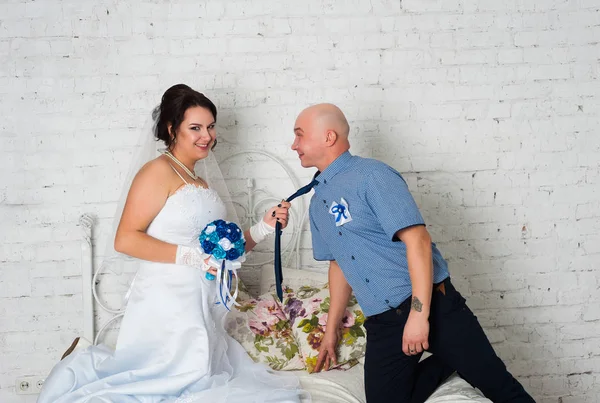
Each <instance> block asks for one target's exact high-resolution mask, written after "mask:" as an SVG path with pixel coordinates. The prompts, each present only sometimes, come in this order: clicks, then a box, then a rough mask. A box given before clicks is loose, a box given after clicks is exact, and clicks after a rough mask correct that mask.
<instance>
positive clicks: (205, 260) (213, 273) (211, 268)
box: [204, 257, 217, 276]
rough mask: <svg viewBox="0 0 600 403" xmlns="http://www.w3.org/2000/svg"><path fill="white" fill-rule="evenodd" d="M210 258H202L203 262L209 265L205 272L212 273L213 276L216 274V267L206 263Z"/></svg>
mask: <svg viewBox="0 0 600 403" xmlns="http://www.w3.org/2000/svg"><path fill="white" fill-rule="evenodd" d="M209 260H210V257H207V258H206V259H204V263H205V264H206V266H207V267H210V268H209V269H208V270H206V272H207V273H210V274H212V275H213V276H216V275H217V269H215V268H214V267H212V266H209V265H208V261H209Z"/></svg>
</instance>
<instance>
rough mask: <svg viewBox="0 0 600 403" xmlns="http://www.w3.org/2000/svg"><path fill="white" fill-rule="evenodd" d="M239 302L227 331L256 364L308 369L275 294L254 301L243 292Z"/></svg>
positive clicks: (227, 321)
mask: <svg viewBox="0 0 600 403" xmlns="http://www.w3.org/2000/svg"><path fill="white" fill-rule="evenodd" d="M237 302H238V303H239V304H240V306H234V307H233V308H232V309H231V312H229V313H228V314H227V316H226V319H225V329H226V330H227V333H228V334H229V335H230V336H231V337H233V338H234V339H235V340H237V341H238V342H239V343H240V344H241V345H242V347H244V349H245V350H246V351H247V352H248V355H249V356H250V357H251V358H252V359H253V360H254V361H255V362H262V363H264V364H267V365H269V366H270V367H271V368H272V369H274V370H279V371H287V370H297V369H305V368H306V366H305V364H304V361H303V360H302V357H301V356H300V349H299V346H298V344H297V343H296V342H295V340H294V338H293V336H292V328H291V326H290V323H289V321H288V319H287V318H286V316H285V315H284V313H283V311H282V309H281V305H280V304H279V303H278V301H277V300H276V299H275V298H273V295H271V294H270V293H266V294H264V295H261V296H259V297H258V298H251V297H250V296H249V295H248V294H247V293H245V292H241V293H240V296H239V298H238V300H237Z"/></svg>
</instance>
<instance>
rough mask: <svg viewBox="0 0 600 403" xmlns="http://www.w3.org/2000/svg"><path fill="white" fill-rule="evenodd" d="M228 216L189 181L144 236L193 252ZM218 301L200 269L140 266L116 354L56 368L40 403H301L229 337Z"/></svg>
mask: <svg viewBox="0 0 600 403" xmlns="http://www.w3.org/2000/svg"><path fill="white" fill-rule="evenodd" d="M225 215H226V213H225V205H224V204H223V202H222V201H221V199H220V198H219V196H218V195H217V193H216V192H215V191H214V190H212V189H203V188H197V187H196V186H194V185H192V184H186V185H185V186H183V187H182V188H180V189H179V190H178V191H177V192H176V193H175V194H173V195H172V196H171V197H169V198H168V199H167V201H166V204H165V205H164V207H163V208H162V210H161V211H160V212H159V214H158V215H157V216H156V218H155V219H154V220H153V221H152V223H151V224H150V226H149V227H148V230H147V233H148V234H149V235H151V236H153V237H155V238H158V239H160V240H163V241H165V242H169V243H172V244H183V245H191V244H192V243H193V242H194V241H195V240H197V238H198V235H199V234H200V232H201V231H202V229H203V228H204V227H205V226H206V224H208V223H209V222H211V221H213V220H215V219H218V218H225ZM216 301H217V300H216V292H215V282H214V281H209V280H206V279H205V277H204V272H202V271H201V270H198V269H195V268H192V267H188V266H180V265H175V264H164V263H154V262H147V261H143V262H142V263H141V265H140V268H139V270H138V274H137V277H136V280H135V282H134V284H133V288H132V291H131V295H130V298H129V301H128V304H127V309H126V313H125V316H124V318H123V322H122V325H121V329H120V333H119V338H118V341H117V346H116V349H115V351H112V350H111V349H108V348H107V347H104V346H92V347H88V348H87V349H84V350H75V352H73V353H71V354H70V355H69V356H67V357H66V358H65V359H64V360H62V361H61V362H59V363H58V364H57V365H56V366H55V367H54V369H53V370H52V372H51V373H50V375H49V376H48V378H47V379H46V381H45V384H44V387H43V390H42V392H41V394H40V396H39V399H38V403H50V402H51V403H67V402H68V403H75V402H77V403H79V402H86V403H105V402H117V403H130V402H131V403H133V402H135V403H140V402H141V403H155V402H186V403H187V402H189V403H191V402H209V403H219V402H228V403H230V402H240V403H242V402H243V403H248V402H277V403H280V402H299V401H300V396H301V395H303V393H302V392H301V391H300V389H299V381H298V379H297V378H296V377H295V376H293V375H291V374H283V373H273V371H271V370H270V369H269V368H268V367H267V366H264V365H262V364H256V363H254V362H253V361H252V360H251V359H250V358H249V357H248V355H247V354H246V352H245V350H244V349H243V348H242V346H241V345H240V344H239V343H238V342H236V341H235V340H233V339H232V338H231V337H230V336H229V335H227V333H226V332H225V330H224V328H223V320H224V317H225V314H226V313H227V310H226V309H225V308H224V307H223V305H217V304H216ZM303 399H304V398H303ZM303 401H304V400H303Z"/></svg>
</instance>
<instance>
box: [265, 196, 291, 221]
mask: <svg viewBox="0 0 600 403" xmlns="http://www.w3.org/2000/svg"><path fill="white" fill-rule="evenodd" d="M291 206H292V205H291V204H290V203H288V202H286V201H282V202H281V203H280V204H278V205H277V206H275V207H273V208H271V209H269V211H267V212H266V213H265V216H264V217H263V221H264V222H265V223H266V224H267V225H269V226H270V227H273V228H275V224H276V223H277V222H280V223H281V228H285V227H287V223H288V217H289V211H288V210H289V208H290V207H291Z"/></svg>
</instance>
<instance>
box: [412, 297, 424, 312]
mask: <svg viewBox="0 0 600 403" xmlns="http://www.w3.org/2000/svg"><path fill="white" fill-rule="evenodd" d="M411 308H412V309H414V310H415V311H417V312H421V311H422V310H423V303H422V302H421V301H419V298H417V297H413V299H412V304H411Z"/></svg>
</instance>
